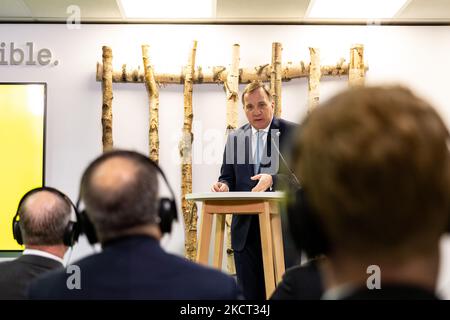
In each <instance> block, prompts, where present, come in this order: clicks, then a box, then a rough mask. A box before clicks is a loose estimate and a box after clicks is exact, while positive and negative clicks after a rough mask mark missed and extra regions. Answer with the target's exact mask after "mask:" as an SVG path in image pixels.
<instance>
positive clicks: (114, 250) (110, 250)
mask: <svg viewBox="0 0 450 320" xmlns="http://www.w3.org/2000/svg"><path fill="white" fill-rule="evenodd" d="M74 265H77V266H78V267H79V268H80V278H81V289H72V290H69V289H68V288H67V285H66V282H67V280H68V277H70V276H73V275H74V274H75V273H72V274H70V273H66V272H65V271H59V272H52V273H50V274H48V275H46V276H45V277H43V278H39V279H38V280H36V281H35V282H33V283H32V285H31V287H30V292H29V295H30V298H31V299H183V300H188V299H236V298H238V290H237V285H236V282H235V280H234V279H233V278H231V277H229V276H228V275H226V274H224V273H222V272H220V271H217V270H213V269H210V268H206V267H203V266H200V265H198V264H195V263H193V262H189V261H187V260H186V259H184V258H181V257H177V256H174V255H172V254H168V253H166V252H165V251H164V250H163V249H162V248H161V247H160V245H159V242H158V241H157V240H155V239H152V238H150V237H146V236H132V237H126V238H121V239H116V240H114V241H113V242H110V243H108V244H106V245H104V247H103V251H102V252H101V253H98V254H95V255H92V256H89V257H87V258H84V259H82V260H80V261H78V262H77V263H74Z"/></svg>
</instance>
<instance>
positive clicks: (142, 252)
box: [30, 151, 238, 300]
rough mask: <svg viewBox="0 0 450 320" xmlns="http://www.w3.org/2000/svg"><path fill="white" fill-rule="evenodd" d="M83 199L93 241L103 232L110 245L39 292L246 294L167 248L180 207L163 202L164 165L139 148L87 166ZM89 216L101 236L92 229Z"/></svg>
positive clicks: (54, 276) (34, 293)
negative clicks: (164, 240) (166, 234)
mask: <svg viewBox="0 0 450 320" xmlns="http://www.w3.org/2000/svg"><path fill="white" fill-rule="evenodd" d="M164 180H165V179H164ZM169 189H170V187H169ZM80 197H81V199H82V200H83V202H84V204H85V208H86V212H85V213H81V214H80V217H82V219H83V221H84V222H83V223H82V225H83V229H84V230H85V232H87V236H88V238H89V239H90V241H93V240H94V236H95V237H98V240H99V241H100V243H101V244H102V247H103V251H102V252H101V253H98V254H95V255H92V256H90V257H87V258H85V259H82V260H80V261H78V262H77V263H75V265H76V266H77V267H78V268H75V269H74V270H75V273H73V274H72V273H69V274H68V273H65V272H64V271H59V272H54V273H51V274H48V275H47V276H45V277H43V278H41V279H38V280H37V281H36V282H35V283H33V284H32V285H31V290H30V297H31V298H33V299H186V300H188V299H236V298H238V289H237V285H236V281H235V280H234V279H233V278H231V277H229V276H228V275H226V274H224V273H222V272H220V271H217V270H213V269H210V268H206V267H203V266H200V265H198V264H195V263H193V262H190V261H187V260H186V259H184V258H181V257H177V256H174V255H172V254H168V253H166V252H165V251H164V250H163V249H162V248H161V247H160V244H159V240H160V239H161V236H162V232H163V231H167V230H166V229H165V228H166V227H165V226H166V225H167V224H168V223H171V222H172V221H171V219H173V218H174V216H173V215H172V214H173V213H174V212H172V213H170V212H171V211H167V209H170V207H171V206H170V205H169V208H166V206H161V204H166V205H167V204H168V203H167V202H164V203H162V202H161V203H159V202H158V176H157V167H156V165H154V164H152V163H151V162H150V160H149V159H148V158H147V157H146V156H144V155H141V154H138V153H136V152H131V151H112V152H109V153H105V154H103V155H102V156H101V157H99V158H98V159H96V160H95V161H94V162H93V163H91V165H90V166H89V167H88V168H87V169H86V171H85V172H84V174H83V177H82V180H81V188H80ZM173 207H174V208H176V206H175V204H174V203H173ZM163 212H165V213H164V214H163ZM168 213H170V215H168ZM175 216H176V211H175ZM168 219H169V220H168ZM89 221H91V222H92V225H91V227H92V226H93V228H94V230H95V234H92V233H90V232H88V230H91V229H89V223H88V222H89ZM169 226H170V224H169ZM76 270H78V271H79V273H78V274H76V272H77V271H76ZM76 277H78V278H76ZM72 280H73V283H72V284H73V285H72V286H68V285H67V284H66V283H67V282H71V281H72ZM77 281H78V285H77Z"/></svg>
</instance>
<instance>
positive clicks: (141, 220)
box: [81, 151, 158, 240]
mask: <svg viewBox="0 0 450 320" xmlns="http://www.w3.org/2000/svg"><path fill="white" fill-rule="evenodd" d="M148 162H149V160H148V159H146V158H145V156H143V155H140V154H138V153H134V152H117V151H113V152H111V153H106V154H104V155H102V156H101V157H100V158H98V159H96V160H95V161H94V162H93V163H92V164H91V165H90V166H89V167H88V168H87V169H86V171H85V173H84V175H83V178H82V181H81V197H82V199H83V201H84V203H85V206H86V211H87V214H88V216H89V218H90V220H91V221H92V223H93V224H94V226H95V229H96V231H97V233H98V236H99V238H100V239H101V240H105V239H106V240H107V239H112V238H115V237H118V236H120V235H122V234H123V233H124V232H125V233H126V231H127V230H129V229H132V228H135V227H140V226H145V225H153V224H157V223H158V216H157V208H158V206H157V201H156V199H157V196H158V180H157V175H156V169H155V168H154V167H153V166H152V165H151V164H149V163H148Z"/></svg>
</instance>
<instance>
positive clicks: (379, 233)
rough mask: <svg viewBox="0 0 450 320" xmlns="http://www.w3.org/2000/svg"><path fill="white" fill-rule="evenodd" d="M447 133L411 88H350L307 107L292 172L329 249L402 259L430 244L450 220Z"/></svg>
mask: <svg viewBox="0 0 450 320" xmlns="http://www.w3.org/2000/svg"><path fill="white" fill-rule="evenodd" d="M448 141H449V133H448V130H447V127H446V126H445V124H444V122H443V121H442V120H441V118H440V117H439V116H438V114H437V112H436V111H435V110H434V109H433V108H432V107H431V106H430V105H429V104H428V103H427V102H425V101H423V100H422V99H420V98H418V97H416V96H415V95H414V94H413V93H412V92H411V91H410V90H408V89H406V88H403V87H399V86H393V87H372V88H364V87H360V88H354V89H351V90H348V91H346V92H344V93H341V94H338V95H337V96H335V97H333V98H332V99H331V100H329V101H328V102H326V103H325V104H324V105H323V106H321V107H319V108H317V109H316V110H315V111H313V112H312V113H311V114H310V116H309V117H308V118H307V119H306V121H305V122H304V124H303V126H302V130H301V133H300V134H299V138H298V145H297V150H298V155H297V166H296V171H297V174H298V175H299V176H300V177H301V180H302V182H303V186H304V188H305V192H306V193H307V195H308V198H309V200H310V202H311V203H312V206H313V208H314V209H315V211H316V212H317V214H318V215H319V216H320V218H321V220H322V221H323V224H324V228H325V232H326V233H327V235H328V236H329V238H330V241H331V242H332V244H333V246H334V247H335V248H339V249H341V250H342V251H344V250H345V252H347V253H351V254H355V255H359V256H366V257H370V255H372V256H373V255H380V256H381V255H383V256H384V257H396V258H398V259H402V258H406V257H408V256H410V255H414V254H418V253H420V254H422V253H424V252H427V251H428V250H430V249H435V248H436V247H437V243H438V239H439V237H440V235H441V234H442V233H443V232H444V230H445V228H446V226H447V225H448V222H449V218H450V200H449V198H450V193H449V192H450V157H449V149H448V145H447V144H448Z"/></svg>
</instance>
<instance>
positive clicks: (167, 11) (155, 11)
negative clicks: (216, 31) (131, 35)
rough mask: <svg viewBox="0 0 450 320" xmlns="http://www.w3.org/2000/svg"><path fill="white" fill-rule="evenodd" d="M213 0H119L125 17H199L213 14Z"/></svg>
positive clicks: (207, 16) (209, 16)
mask: <svg viewBox="0 0 450 320" xmlns="http://www.w3.org/2000/svg"><path fill="white" fill-rule="evenodd" d="M215 4H216V1H215V0H120V5H121V8H122V10H123V13H124V14H125V16H126V18H130V19H133V18H136V19H139V18H141V19H145V18H147V19H183V18H184V19H186V18H188V19H189V18H191V19H201V18H211V17H213V16H214V15H215Z"/></svg>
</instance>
